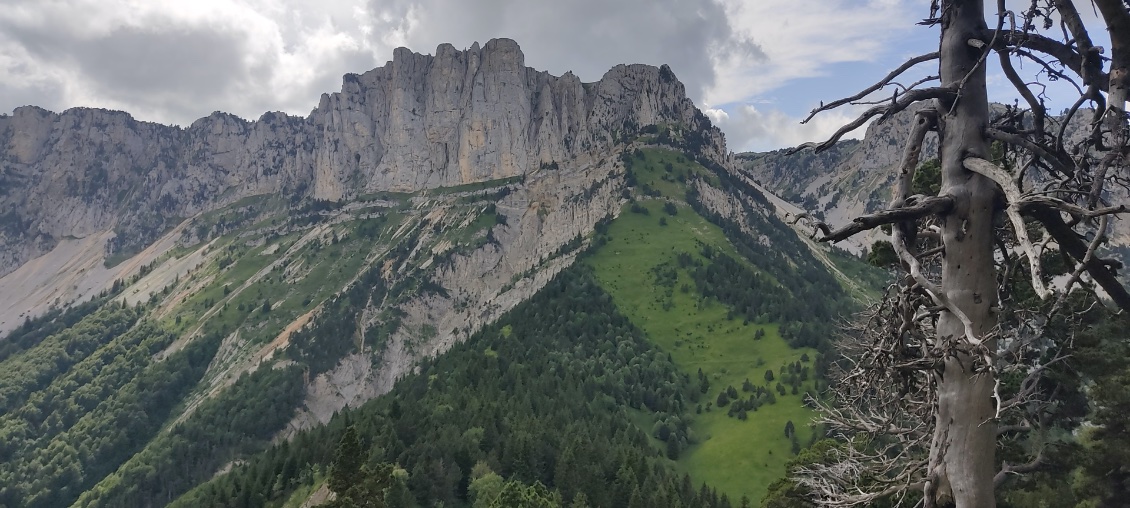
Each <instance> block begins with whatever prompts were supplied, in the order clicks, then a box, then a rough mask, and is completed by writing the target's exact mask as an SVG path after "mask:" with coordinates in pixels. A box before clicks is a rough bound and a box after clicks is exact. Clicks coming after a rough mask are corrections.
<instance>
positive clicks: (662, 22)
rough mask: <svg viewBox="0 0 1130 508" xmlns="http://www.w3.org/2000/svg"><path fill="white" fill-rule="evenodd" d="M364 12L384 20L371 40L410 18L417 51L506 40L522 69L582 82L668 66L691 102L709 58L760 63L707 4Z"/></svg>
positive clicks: (505, 2) (504, 1)
mask: <svg viewBox="0 0 1130 508" xmlns="http://www.w3.org/2000/svg"><path fill="white" fill-rule="evenodd" d="M369 9H370V12H371V13H372V14H373V18H374V19H376V20H387V21H384V22H383V23H382V25H383V26H380V25H379V26H378V30H376V33H375V35H377V36H379V35H380V33H381V32H382V30H386V31H387V30H395V29H397V28H398V27H403V20H404V19H410V20H415V26H411V27H410V30H408V32H407V36H406V38H405V39H406V40H405V42H406V44H407V45H408V46H409V47H411V48H412V49H414V50H416V51H430V48H434V47H435V46H436V45H438V44H440V43H442V42H450V43H453V44H454V45H455V46H456V47H467V46H469V45H470V44H471V43H472V42H474V41H480V42H485V40H486V39H489V38H493V37H508V38H511V39H514V40H516V41H518V44H519V45H520V46H521V47H522V49H523V52H524V53H525V54H526V62H527V65H530V66H534V67H538V68H540V69H543V70H547V71H550V72H551V73H554V74H562V73H564V72H565V71H570V70H571V71H573V72H574V73H575V74H577V75H578V76H579V77H581V79H584V80H588V81H595V80H596V79H599V78H600V76H602V75H603V74H604V72H605V71H607V70H608V69H609V68H611V67H613V66H615V65H616V64H620V63H646V64H652V65H660V64H668V65H670V66H671V67H672V69H674V71H675V73H676V74H677V75H678V76H679V78H680V79H681V80H682V81H683V83H684V84H686V85H687V89H688V93H689V94H690V95H691V98H692V99H695V100H696V101H697V100H700V99H701V98H702V97H703V94H704V92H705V90H706V89H707V88H708V87H709V86H711V85H712V84H713V82H714V77H715V71H714V68H715V67H714V59H716V58H719V57H720V56H724V55H725V54H727V53H742V54H743V55H744V56H745V57H747V58H749V59H754V60H764V59H765V55H764V53H763V52H762V51H761V49H760V48H759V47H758V46H757V45H756V44H754V43H753V42H751V41H749V40H746V39H743V38H741V37H739V36H738V34H737V31H736V30H735V29H734V27H732V26H731V24H730V20H729V19H728V17H727V14H726V11H725V9H724V7H723V6H722V5H721V4H719V3H718V2H716V1H714V0H621V1H616V2H608V1H606V0H576V1H570V2H564V1H562V2H537V1H524V0H486V1H480V2H465V1H450V0H422V1H419V2H405V1H398V2H387V1H383V0H374V1H371V2H370V4H369Z"/></svg>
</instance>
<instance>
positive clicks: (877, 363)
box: [792, 0, 1130, 508]
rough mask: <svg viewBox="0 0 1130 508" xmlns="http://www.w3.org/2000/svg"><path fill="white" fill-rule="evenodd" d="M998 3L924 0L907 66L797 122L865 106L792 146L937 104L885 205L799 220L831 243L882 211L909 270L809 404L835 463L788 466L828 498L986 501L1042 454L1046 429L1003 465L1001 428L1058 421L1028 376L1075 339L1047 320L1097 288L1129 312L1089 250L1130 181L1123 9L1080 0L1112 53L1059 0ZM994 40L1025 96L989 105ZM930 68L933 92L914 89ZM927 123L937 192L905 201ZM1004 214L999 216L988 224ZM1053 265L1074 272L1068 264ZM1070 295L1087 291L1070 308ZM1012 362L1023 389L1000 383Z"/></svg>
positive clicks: (848, 339)
mask: <svg viewBox="0 0 1130 508" xmlns="http://www.w3.org/2000/svg"><path fill="white" fill-rule="evenodd" d="M1007 3H1008V2H1007V1H1005V0H998V1H997V3H996V7H997V15H996V23H995V25H996V26H995V28H993V29H990V28H989V27H987V26H986V21H985V11H984V8H985V5H984V0H932V1H931V2H930V17H928V18H926V19H925V20H923V22H922V23H921V24H923V25H927V26H938V27H940V28H941V40H940V45H939V51H938V52H936V53H930V54H926V55H922V56H918V57H914V58H912V59H910V60H908V61H907V62H906V63H904V64H903V65H902V66H900V67H898V68H897V69H895V70H894V71H892V72H891V73H890V74H888V75H887V76H886V77H884V78H883V79H882V80H880V81H879V82H878V83H877V84H875V85H873V86H871V87H869V88H867V89H866V90H864V91H863V92H860V93H859V94H856V95H854V96H852V97H848V98H845V99H840V100H837V101H833V102H831V103H828V104H824V103H821V105H820V106H819V107H817V108H815V109H814V110H813V111H812V113H811V114H810V115H809V117H808V118H807V119H806V120H805V121H806V122H807V121H808V119H811V118H812V116H814V115H816V114H818V113H820V112H821V111H827V110H829V109H834V108H836V107H839V106H842V105H844V104H849V103H855V104H872V105H874V106H873V107H871V108H869V109H867V110H866V111H865V112H864V113H863V114H862V115H860V116H859V117H858V118H856V119H855V120H854V121H853V122H851V123H849V124H847V125H845V126H843V127H842V128H840V129H839V130H837V131H836V132H835V133H834V134H833V135H832V136H831V138H830V139H828V140H827V141H825V142H823V143H819V144H817V143H806V144H804V145H801V146H799V147H797V148H796V149H795V150H794V151H799V150H802V149H806V148H810V147H811V148H815V149H816V151H822V150H826V149H827V148H829V147H831V146H832V145H834V144H835V143H836V141H838V140H839V139H840V138H841V137H842V136H844V135H846V134H847V133H848V132H850V131H851V130H853V129H855V128H858V127H860V126H862V125H864V124H865V123H866V122H867V121H868V120H869V119H872V118H878V121H880V122H882V121H884V120H885V119H887V118H890V117H891V116H892V115H895V114H898V113H899V112H902V111H904V110H906V109H907V108H909V107H911V106H913V105H916V104H925V103H927V101H929V106H927V107H925V108H922V109H920V110H919V111H918V114H919V115H921V116H920V117H919V118H918V124H917V125H916V126H915V128H914V129H913V130H912V133H911V139H910V141H909V145H908V148H907V151H906V157H905V160H904V162H903V164H902V166H900V168H899V173H898V176H897V180H896V186H895V189H894V192H895V194H894V199H893V200H892V202H891V207H890V208H889V209H887V210H883V211H879V212H876V213H872V214H868V215H864V216H860V217H856V218H855V219H854V220H853V221H852V223H851V224H848V225H846V226H843V227H840V228H839V229H835V230H833V229H832V228H830V227H828V225H826V224H823V223H821V222H818V221H813V220H810V221H809V222H810V224H812V225H813V227H814V229H813V236H814V237H815V236H816V231H817V230H819V231H822V232H823V236H822V237H820V240H821V241H828V242H836V241H840V240H843V239H845V238H848V237H851V236H852V235H855V234H857V233H859V232H861V231H865V230H869V229H872V228H876V227H878V226H880V225H883V224H891V225H893V226H894V227H893V229H892V232H891V246H892V248H893V250H894V251H895V253H896V254H897V256H898V259H899V261H900V262H901V264H902V267H903V269H904V270H905V271H906V272H907V276H906V277H903V278H900V279H899V281H898V283H897V284H894V285H892V286H891V287H889V288H888V292H887V294H886V295H885V297H884V300H883V302H882V303H881V304H879V305H877V306H876V307H875V308H873V309H872V311H870V312H868V313H866V314H864V315H863V316H861V319H860V321H859V322H858V324H856V325H854V326H853V327H851V328H849V329H848V330H847V333H846V334H845V337H844V339H843V340H841V341H840V343H839V344H838V347H839V349H840V350H841V352H843V353H844V358H845V361H844V362H843V364H842V365H839V366H838V368H839V371H837V372H836V373H835V375H836V376H837V383H836V384H835V387H834V388H833V389H832V392H833V396H834V398H835V401H834V404H831V405H824V404H822V403H821V402H820V401H818V400H817V401H814V403H816V404H817V405H819V406H821V409H822V413H823V418H822V420H821V421H822V422H823V423H825V424H828V425H829V426H830V427H831V428H833V429H836V430H837V431H838V432H842V433H843V435H845V436H850V437H851V439H850V440H848V441H847V442H846V443H845V444H844V445H843V446H842V447H841V448H839V449H838V450H837V451H836V453H835V454H834V457H831V458H830V459H829V462H828V463H814V464H810V465H806V466H804V467H799V468H797V469H795V470H794V471H793V472H792V474H793V478H794V479H795V481H796V482H797V484H798V485H799V486H801V487H802V488H804V489H805V490H806V491H807V492H808V493H809V497H810V499H812V500H813V501H815V502H816V503H817V504H819V505H821V506H825V507H836V508H844V507H856V506H869V505H871V504H872V503H874V501H876V500H878V499H880V498H884V497H888V496H895V500H896V502H902V501H906V500H907V499H906V497H905V496H906V493H907V492H909V491H911V490H918V489H921V492H922V493H923V494H924V496H923V502H922V504H923V506H925V507H926V508H942V507H957V508H982V507H993V506H995V504H996V501H995V490H996V488H997V487H999V486H1000V485H1002V484H1003V483H1004V482H1005V481H1006V479H1007V478H1009V477H1010V475H1014V474H1021V473H1025V472H1030V471H1034V470H1036V469H1037V468H1039V467H1041V465H1042V463H1043V461H1044V454H1043V446H1044V443H1042V442H1041V441H1040V440H1039V438H1033V439H1032V440H1030V441H1029V443H1030V444H1032V445H1034V448H1035V449H1036V451H1035V452H1032V453H1031V454H1030V455H1034V458H1032V459H1031V460H1030V461H1029V462H1027V463H1023V464H1019V465H1015V464H1010V463H1007V460H1008V459H1011V458H1012V457H1011V456H1009V457H1005V459H1006V460H1005V461H1002V462H1001V464H999V471H998V463H997V458H996V453H997V450H996V446H997V440H998V435H997V430H998V426H999V427H1000V428H1001V429H1002V430H1006V431H1007V432H1009V433H1027V432H1033V431H1035V430H1036V429H1044V428H1047V427H1049V426H1054V422H1052V421H1051V420H1050V419H1049V418H1050V416H1049V415H1051V414H1053V408H1054V404H1053V402H1052V401H1053V399H1054V398H1055V397H1056V393H1055V391H1050V392H1042V391H1041V390H1042V388H1040V381H1041V379H1043V376H1044V372H1046V371H1047V370H1048V369H1049V368H1050V366H1052V365H1053V364H1056V363H1058V362H1063V361H1065V360H1066V359H1067V358H1069V357H1070V350H1071V347H1072V341H1071V339H1070V334H1064V333H1062V332H1056V331H1054V330H1055V327H1053V326H1051V325H1049V323H1050V322H1052V321H1053V320H1054V321H1055V322H1056V323H1058V324H1057V325H1055V326H1066V327H1071V326H1074V324H1075V321H1074V319H1075V317H1077V316H1080V315H1083V314H1085V313H1088V312H1090V309H1091V308H1093V306H1090V305H1084V302H1085V301H1087V300H1090V299H1091V297H1093V298H1094V299H1093V300H1091V302H1092V303H1096V302H1101V301H1104V300H1105V298H1104V297H1103V296H1102V295H1099V294H1098V293H1099V289H1100V288H1101V290H1102V291H1103V292H1104V293H1105V295H1106V296H1107V297H1109V300H1110V301H1111V302H1112V303H1113V304H1115V305H1117V306H1118V307H1119V308H1120V309H1122V310H1124V311H1127V312H1130V292H1128V291H1127V290H1126V288H1125V287H1123V286H1122V285H1121V283H1120V282H1119V281H1118V280H1117V278H1116V275H1117V273H1116V269H1117V268H1121V266H1122V265H1121V264H1120V263H1117V262H1114V261H1112V260H1110V259H1102V258H1100V257H1099V254H1098V252H1099V249H1100V247H1102V245H1103V244H1104V242H1105V240H1106V239H1107V238H1108V236H1107V231H1108V225H1109V220H1110V218H1109V216H1110V215H1114V214H1121V213H1126V212H1130V205H1125V204H1111V203H1110V200H1111V199H1114V198H1117V194H1113V193H1111V192H1110V187H1109V186H1110V185H1115V186H1118V187H1121V189H1122V190H1124V191H1130V180H1127V177H1126V175H1127V161H1128V160H1130V117H1128V116H1127V113H1126V108H1127V98H1128V97H1127V96H1128V94H1130V4H1128V3H1126V2H1125V0H1093V2H1092V3H1093V4H1094V6H1095V7H1097V11H1098V13H1100V14H1101V16H1102V19H1103V22H1104V23H1105V25H1106V28H1107V31H1108V33H1109V34H1110V38H1111V49H1112V51H1111V53H1110V54H1111V57H1110V58H1109V60H1104V58H1103V57H1102V55H1103V54H1104V49H1103V48H1100V47H1097V46H1094V45H1093V44H1092V41H1091V39H1090V37H1089V35H1088V34H1087V27H1086V26H1085V25H1084V23H1083V18H1082V17H1081V16H1080V14H1079V12H1078V9H1076V6H1075V4H1074V2H1072V1H1071V0H1052V1H1045V2H1018V4H1023V8H1022V9H1021V10H1020V11H1019V12H1016V11H1012V10H1009V9H1008V7H1007ZM1057 24H1058V25H1059V26H1058V27H1057V26H1056V25H1057ZM1041 25H1042V26H1043V28H1040V26H1041ZM1057 29H1058V30H1057ZM1041 32H1046V33H1048V34H1050V36H1048V35H1043V34H1042V33H1041ZM1060 33H1062V35H1063V38H1062V39H1060V38H1059V37H1058V36H1059V34H1060ZM994 53H995V57H996V59H999V64H1000V68H1001V70H1002V72H1003V73H1004V75H1005V77H1007V78H1008V81H1009V82H1010V83H1011V84H1012V85H1013V86H1014V87H1015V88H1016V90H1017V92H1019V93H1020V96H1021V97H1023V98H1024V103H1025V104H1023V105H1022V104H1017V105H1014V106H1003V107H1002V108H1001V110H1000V111H996V112H995V113H994V114H993V115H992V116H990V108H989V101H988V97H987V90H986V82H985V81H986V66H987V64H988V63H989V62H988V61H987V60H988V57H989V56H990V55H993V54H994ZM935 59H937V60H938V61H939V73H938V74H937V75H936V76H931V77H928V78H925V79H923V80H920V81H918V82H916V83H914V84H913V85H911V86H909V87H903V86H902V85H899V84H898V83H896V82H895V81H894V80H895V79H896V78H897V77H899V76H901V75H902V74H903V73H904V72H905V71H906V70H907V69H909V68H911V67H913V66H915V65H918V64H920V63H923V62H927V61H932V60H935ZM1014 60H1015V61H1018V62H1033V63H1035V64H1037V66H1038V69H1040V70H1039V72H1038V74H1041V75H1045V76H1046V77H1047V79H1049V80H1060V79H1064V80H1067V81H1069V82H1071V83H1072V84H1074V85H1075V87H1076V88H1077V89H1078V90H1079V92H1080V95H1079V98H1078V100H1076V101H1075V103H1074V105H1073V106H1072V107H1071V108H1070V109H1068V110H1065V112H1064V114H1063V115H1062V116H1057V117H1049V116H1048V115H1047V110H1046V106H1045V104H1044V102H1043V101H1044V97H1042V95H1041V96H1038V95H1037V93H1035V92H1034V91H1033V87H1034V86H1037V85H1032V84H1031V83H1029V82H1026V81H1025V80H1024V79H1023V78H1022V77H1021V76H1020V75H1019V74H1018V73H1017V71H1016V69H1017V67H1016V66H1015V65H1014V64H1013V61H1014ZM1049 60H1050V61H1051V62H1052V63H1050V64H1049V63H1048V61H1049ZM1105 62H1110V66H1109V71H1108V72H1104V66H1105ZM1059 69H1062V71H1061V70H1059ZM1067 73H1071V74H1074V75H1075V76H1076V77H1077V78H1080V80H1081V81H1082V86H1080V85H1079V84H1078V83H1076V82H1075V79H1074V78H1072V77H1071V76H1069V75H1068V74H1067ZM934 80H937V81H939V86H937V87H932V88H918V85H920V84H923V83H927V82H930V81H934ZM887 87H894V88H895V92H894V95H893V97H892V98H891V99H890V100H874V101H872V100H867V97H868V96H869V95H870V94H872V93H873V92H876V91H879V90H882V89H884V88H887ZM900 88H901V90H900ZM857 101H859V102H857ZM1088 103H1089V104H1091V105H1093V107H1094V109H1093V110H1092V111H1093V112H1094V116H1093V119H1092V121H1090V122H1088V125H1089V126H1085V127H1083V130H1082V131H1075V132H1076V133H1078V134H1081V135H1083V136H1084V137H1083V138H1082V139H1079V138H1078V137H1076V138H1075V139H1069V138H1071V137H1072V136H1069V134H1068V133H1069V130H1070V129H1071V126H1072V125H1079V124H1080V123H1081V122H1075V123H1074V124H1073V118H1075V117H1076V114H1077V113H1079V112H1080V110H1081V108H1083V107H1084V106H1085V105H1087V104H1088ZM931 127H933V128H935V129H936V130H937V131H938V136H939V148H938V154H939V158H940V163H941V188H940V190H939V192H938V194H939V195H938V196H929V197H924V196H909V195H908V194H909V193H910V189H911V187H912V181H913V177H914V174H915V171H916V169H915V168H916V166H917V164H918V152H919V148H920V146H919V145H920V144H921V143H922V139H923V136H924V135H925V130H927V129H930V128H931ZM1049 127H1051V128H1052V130H1051V131H1049ZM1072 135H1074V133H1073V134H1072ZM990 143H999V150H997V149H994V150H990V149H989V148H990ZM991 152H992V153H991ZM993 154H996V158H995V159H994V157H993V156H992V155H993ZM998 212H1003V213H1002V215H1003V216H1005V217H1007V220H1001V221H997V220H996V219H997V213H998ZM806 216H808V215H806ZM808 217H811V216H808ZM1002 218H1004V217H1002ZM994 224H995V225H996V226H995V227H994ZM1088 235H1090V238H1091V240H1089V241H1087V238H1088ZM1056 254H1058V257H1057V256H1055V255H1056ZM1045 259H1050V260H1055V259H1064V260H1068V261H1070V263H1069V264H1070V265H1073V266H1071V267H1069V268H1068V271H1069V272H1070V273H1066V272H1065V271H1064V270H1063V268H1062V267H1060V268H1055V267H1054V263H1048V262H1046V261H1045ZM1049 267H1051V268H1052V269H1053V270H1059V271H1058V272H1049V271H1048V270H1047V269H1048V268H1049ZM1025 271H1027V272H1030V273H1029V274H1028V276H1027V277H1024V276H1023V275H1021V274H1023V272H1025ZM1058 275H1065V276H1068V277H1067V278H1066V283H1064V282H1062V281H1057V284H1051V285H1049V284H1048V282H1049V281H1048V279H1049V276H1058ZM1073 289H1077V290H1078V291H1077V292H1073V291H1072V290H1073ZM1088 293H1089V296H1084V295H1085V294H1088ZM999 295H1005V296H1003V297H1002V296H999ZM1069 297H1071V298H1075V297H1079V298H1075V300H1076V302H1075V303H1070V299H1069ZM1068 307H1071V309H1072V310H1066V309H1067V308H1068ZM1065 313H1066V315H1065ZM998 341H999V344H998ZM998 346H1003V347H1004V349H999V348H998ZM1035 352H1038V353H1039V354H1033V353H1035ZM1017 375H1022V377H1023V380H1022V381H1021V382H1020V383H1019V386H1011V385H1015V383H1014V382H1013V383H1011V385H1010V383H1001V381H1002V379H1007V380H1010V381H1012V380H1015V376H1017ZM1002 391H1003V392H1005V394H1007V395H1008V396H1007V397H1005V396H1003V394H1002ZM1028 435H1029V436H1033V435H1035V434H1028ZM1003 439H1006V440H1009V439H1017V438H1016V437H1015V436H1014V435H1013V434H1010V436H1009V437H1005V438H1003ZM1012 449H1015V447H1012Z"/></svg>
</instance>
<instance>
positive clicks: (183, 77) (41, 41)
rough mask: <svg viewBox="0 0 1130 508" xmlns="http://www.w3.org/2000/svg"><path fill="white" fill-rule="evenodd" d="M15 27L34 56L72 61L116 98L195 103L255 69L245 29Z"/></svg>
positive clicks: (65, 61) (83, 73) (248, 75)
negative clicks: (88, 32)
mask: <svg viewBox="0 0 1130 508" xmlns="http://www.w3.org/2000/svg"><path fill="white" fill-rule="evenodd" d="M14 32H15V33H17V34H18V36H19V38H20V40H21V41H23V43H24V47H25V48H27V49H28V51H29V52H30V53H32V55H34V56H35V57H36V58H39V59H42V60H51V59H59V60H63V61H61V62H58V63H61V64H64V65H73V67H74V68H75V69H76V70H78V71H79V72H80V73H81V74H82V75H83V76H84V77H86V78H88V79H89V80H90V82H91V83H92V84H93V85H94V86H95V88H96V90H98V91H99V92H100V93H103V94H106V95H107V96H110V97H113V98H115V99H128V98H136V99H140V100H145V98H146V97H148V96H151V95H159V96H164V97H183V99H182V100H183V101H185V102H186V103H192V102H194V101H196V100H199V99H204V98H206V97H207V96H209V95H212V94H216V93H217V92H219V93H222V92H224V91H225V90H227V89H228V88H229V87H232V86H234V85H235V84H236V83H238V82H240V81H241V80H244V79H247V78H248V77H250V74H251V72H250V69H247V68H245V67H244V65H243V62H242V61H241V58H240V54H241V53H242V51H243V47H244V42H245V41H244V38H243V37H242V34H238V33H224V32H220V31H216V30H213V29H211V28H209V27H171V28H169V29H162V30H150V29H145V28H139V27H118V28H115V29H114V30H113V31H111V32H110V33H108V34H106V35H102V36H96V37H90V38H86V37H81V38H80V37H72V36H68V35H67V34H65V33H63V34H59V33H51V32H50V30H49V29H46V27H44V29H41V30H39V31H31V30H26V29H25V30H19V31H15V30H14Z"/></svg>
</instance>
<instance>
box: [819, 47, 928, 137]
mask: <svg viewBox="0 0 1130 508" xmlns="http://www.w3.org/2000/svg"><path fill="white" fill-rule="evenodd" d="M937 59H938V52H937V51H935V52H933V53H927V54H925V55H919V56H916V57H914V58H911V59H910V60H907V61H906V62H903V64H902V65H900V66H898V68H896V69H895V70H893V71H891V73H890V74H887V76H886V77H884V78H883V79H881V80H879V82H878V83H875V84H874V85H871V86H869V87H867V88H864V89H863V90H862V91H860V92H859V93H857V94H855V95H853V96H851V97H845V98H843V99H839V100H836V101H832V102H829V103H828V104H824V103H821V104H820V106H819V107H817V108H815V109H813V110H812V111H811V112H810V113H809V114H808V116H807V117H805V119H804V120H801V122H800V123H802V124H805V123H808V122H809V120H812V117H814V116H816V115H817V114H819V113H820V112H823V111H828V110H832V109H835V108H838V107H840V106H843V105H844V104H848V103H851V102H853V101H857V100H859V99H862V98H864V97H867V96H868V95H870V94H871V93H872V92H874V91H876V90H879V89H881V88H883V87H885V86H887V85H888V84H889V83H890V82H891V81H893V80H894V79H895V78H897V77H899V76H900V75H902V73H904V72H906V71H907V70H908V69H910V68H911V67H914V66H915V65H918V64H920V63H922V62H929V61H931V60H937ZM911 88H913V87H911Z"/></svg>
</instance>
